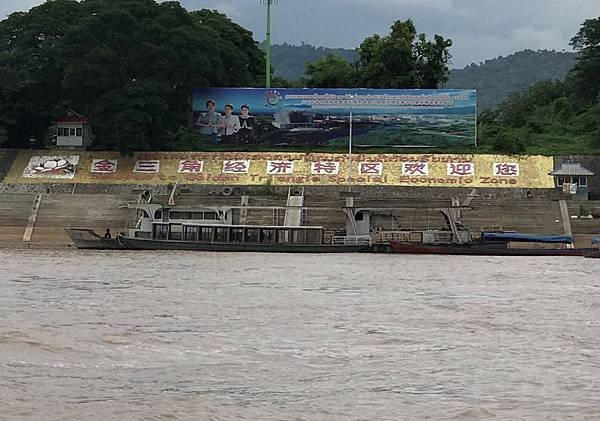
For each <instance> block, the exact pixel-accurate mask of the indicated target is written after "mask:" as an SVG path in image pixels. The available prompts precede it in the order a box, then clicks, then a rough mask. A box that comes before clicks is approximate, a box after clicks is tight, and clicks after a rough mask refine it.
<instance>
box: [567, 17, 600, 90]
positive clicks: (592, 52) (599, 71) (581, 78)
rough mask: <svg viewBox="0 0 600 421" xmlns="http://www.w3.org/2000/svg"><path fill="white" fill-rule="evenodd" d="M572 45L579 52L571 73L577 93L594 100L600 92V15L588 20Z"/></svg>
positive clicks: (574, 38) (572, 41)
mask: <svg viewBox="0 0 600 421" xmlns="http://www.w3.org/2000/svg"><path fill="white" fill-rule="evenodd" d="M571 46H573V48H574V49H575V50H576V51H577V52H578V53H579V58H578V60H577V64H576V65H575V67H574V69H573V71H572V73H571V77H572V80H573V82H574V85H575V88H576V89H577V93H578V95H579V96H580V97H582V98H585V99H587V100H592V101H594V100H596V99H597V98H598V95H599V94H600V17H599V18H596V19H588V20H586V21H585V22H584V23H583V25H582V26H581V29H580V30H579V33H578V34H577V35H576V36H575V37H573V39H572V40H571Z"/></svg>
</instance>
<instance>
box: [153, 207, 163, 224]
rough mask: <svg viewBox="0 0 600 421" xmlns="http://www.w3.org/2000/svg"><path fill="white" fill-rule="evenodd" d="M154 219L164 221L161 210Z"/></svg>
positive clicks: (155, 214) (155, 213)
mask: <svg viewBox="0 0 600 421" xmlns="http://www.w3.org/2000/svg"><path fill="white" fill-rule="evenodd" d="M154 219H155V220H157V221H158V220H160V219H162V210H160V209H159V210H157V211H156V212H154Z"/></svg>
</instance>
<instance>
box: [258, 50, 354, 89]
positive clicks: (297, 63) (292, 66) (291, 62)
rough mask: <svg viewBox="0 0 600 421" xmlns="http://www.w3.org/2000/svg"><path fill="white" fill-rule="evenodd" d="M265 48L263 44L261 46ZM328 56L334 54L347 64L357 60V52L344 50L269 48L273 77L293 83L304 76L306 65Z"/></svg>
mask: <svg viewBox="0 0 600 421" xmlns="http://www.w3.org/2000/svg"><path fill="white" fill-rule="evenodd" d="M261 48H263V49H264V48H265V44H264V43H262V44H261ZM329 54H336V55H338V56H341V57H343V58H344V59H346V60H347V61H349V62H356V61H357V60H358V51H356V50H346V49H344V48H327V47H313V46H312V45H309V44H302V45H290V44H281V45H273V46H271V56H272V66H273V69H274V71H275V73H274V74H275V76H276V77H280V78H283V79H286V80H289V81H295V80H298V79H300V78H301V77H302V76H304V71H305V69H306V65H307V64H308V63H314V62H315V61H318V60H320V59H322V58H324V57H326V56H327V55H329Z"/></svg>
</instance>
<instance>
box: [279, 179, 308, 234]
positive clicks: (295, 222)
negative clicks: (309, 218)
mask: <svg viewBox="0 0 600 421" xmlns="http://www.w3.org/2000/svg"><path fill="white" fill-rule="evenodd" d="M286 206H287V208H286V209H285V218H284V222H283V225H285V226H287V227H299V226H301V225H302V206H304V188H303V189H302V190H301V191H300V194H296V195H293V194H292V191H291V189H290V190H288V198H287V205H286Z"/></svg>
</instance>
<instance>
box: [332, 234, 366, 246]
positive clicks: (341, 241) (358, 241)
mask: <svg viewBox="0 0 600 421" xmlns="http://www.w3.org/2000/svg"><path fill="white" fill-rule="evenodd" d="M331 244H334V245H336V246H370V245H371V239H370V238H364V237H346V236H334V237H332V238H331Z"/></svg>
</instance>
